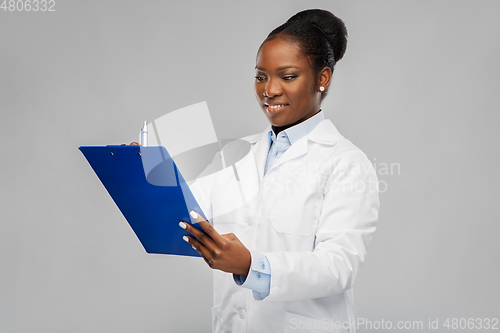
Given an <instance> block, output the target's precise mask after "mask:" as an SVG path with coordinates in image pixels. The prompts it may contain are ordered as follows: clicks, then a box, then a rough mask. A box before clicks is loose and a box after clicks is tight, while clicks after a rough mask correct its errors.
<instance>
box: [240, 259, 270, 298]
mask: <svg viewBox="0 0 500 333" xmlns="http://www.w3.org/2000/svg"><path fill="white" fill-rule="evenodd" d="M250 254H251V256H252V263H251V264H250V270H249V272H248V275H247V277H246V278H245V277H244V276H241V275H237V274H233V279H234V282H236V284H237V285H239V286H241V287H243V288H247V289H250V290H252V291H253V296H254V299H256V300H263V299H264V298H266V297H267V296H268V295H269V291H270V289H271V265H269V260H268V259H267V257H266V256H265V255H263V254H262V253H259V252H253V251H250Z"/></svg>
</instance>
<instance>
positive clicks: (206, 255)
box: [182, 236, 213, 266]
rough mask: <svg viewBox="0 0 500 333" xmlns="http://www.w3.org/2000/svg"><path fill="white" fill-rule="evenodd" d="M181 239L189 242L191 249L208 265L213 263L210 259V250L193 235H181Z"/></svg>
mask: <svg viewBox="0 0 500 333" xmlns="http://www.w3.org/2000/svg"><path fill="white" fill-rule="evenodd" d="M182 239H184V241H186V242H187V243H189V244H191V246H192V247H193V249H194V250H195V251H196V252H198V253H199V254H200V256H201V257H202V258H203V259H204V260H205V262H206V263H207V264H208V265H209V266H211V265H212V264H213V262H212V260H211V259H210V251H209V250H208V249H207V248H206V247H205V246H204V245H203V244H202V243H200V242H199V241H197V240H196V239H194V238H193V237H189V236H183V237H182Z"/></svg>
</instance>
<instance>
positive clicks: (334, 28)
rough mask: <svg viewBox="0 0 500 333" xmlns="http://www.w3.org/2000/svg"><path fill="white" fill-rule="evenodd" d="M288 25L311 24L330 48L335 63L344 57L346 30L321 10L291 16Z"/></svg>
mask: <svg viewBox="0 0 500 333" xmlns="http://www.w3.org/2000/svg"><path fill="white" fill-rule="evenodd" d="M286 23H288V24H312V25H315V26H316V27H318V28H319V29H320V30H321V31H322V33H323V34H324V35H325V37H326V38H327V39H328V41H329V42H330V45H331V46H332V49H333V53H334V57H335V61H339V60H340V59H342V57H343V56H344V53H345V51H346V48H347V29H346V27H345V24H344V22H343V21H342V20H341V19H340V18H338V17H337V16H335V15H333V14H332V13H331V12H329V11H327V10H323V9H308V10H304V11H301V12H298V13H297V14H295V15H293V16H292V17H290V18H289V19H288V21H287V22H286Z"/></svg>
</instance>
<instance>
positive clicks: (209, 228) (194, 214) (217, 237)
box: [189, 210, 227, 248]
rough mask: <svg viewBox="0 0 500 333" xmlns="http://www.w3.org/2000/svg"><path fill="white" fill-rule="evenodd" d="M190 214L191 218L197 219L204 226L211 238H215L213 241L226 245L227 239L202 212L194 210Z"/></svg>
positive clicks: (219, 244)
mask: <svg viewBox="0 0 500 333" xmlns="http://www.w3.org/2000/svg"><path fill="white" fill-rule="evenodd" d="M189 215H190V216H191V218H192V219H193V220H195V221H196V222H197V223H198V224H199V225H200V227H202V228H203V230H205V232H206V233H207V235H209V236H210V238H211V239H212V240H213V242H214V243H215V244H216V245H217V246H219V247H221V248H222V247H223V246H225V245H226V243H227V242H226V239H225V238H224V237H222V236H221V235H220V234H219V233H218V232H217V230H215V228H214V227H213V226H212V225H211V224H210V223H209V222H208V221H207V220H205V219H204V218H203V217H202V216H201V215H200V214H198V213H197V212H195V211H194V210H192V211H191V212H190V213H189Z"/></svg>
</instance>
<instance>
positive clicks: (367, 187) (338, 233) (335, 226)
mask: <svg viewBox="0 0 500 333" xmlns="http://www.w3.org/2000/svg"><path fill="white" fill-rule="evenodd" d="M332 169H333V171H332V172H331V174H330V175H329V176H328V178H327V181H326V183H325V186H324V187H323V202H322V207H321V213H320V217H319V221H318V226H317V229H316V233H315V243H314V250H313V251H312V252H263V254H264V255H265V256H266V257H267V258H268V260H269V263H270V265H271V270H272V274H271V289H270V294H269V296H267V297H266V298H265V299H264V300H263V302H272V301H295V300H305V299H313V298H320V297H327V296H331V295H335V294H338V293H341V292H344V291H345V290H347V289H349V288H351V287H352V285H353V283H354V280H355V278H356V275H357V273H358V270H359V268H360V266H361V264H362V263H363V262H364V260H365V257H366V250H367V247H368V245H369V243H370V240H371V237H372V234H373V232H374V231H375V228H376V222H377V219H378V211H379V197H378V180H377V176H376V173H375V170H374V168H373V166H372V164H371V163H370V161H369V160H368V158H367V157H366V155H364V153H362V152H361V151H356V152H351V153H350V154H348V155H346V156H344V157H343V158H342V159H341V160H340V162H339V163H338V164H337V165H335V166H334V167H333V168H332Z"/></svg>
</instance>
